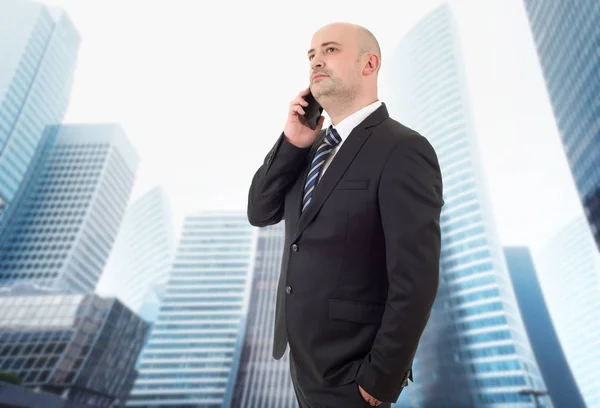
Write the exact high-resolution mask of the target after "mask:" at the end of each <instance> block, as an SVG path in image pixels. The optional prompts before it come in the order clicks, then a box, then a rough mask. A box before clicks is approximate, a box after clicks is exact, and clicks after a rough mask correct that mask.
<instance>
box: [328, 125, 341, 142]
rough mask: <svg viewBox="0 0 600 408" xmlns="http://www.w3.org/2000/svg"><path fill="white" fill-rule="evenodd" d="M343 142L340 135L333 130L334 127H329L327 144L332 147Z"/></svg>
mask: <svg viewBox="0 0 600 408" xmlns="http://www.w3.org/2000/svg"><path fill="white" fill-rule="evenodd" d="M341 141H342V138H341V137H340V134H339V133H338V132H337V130H335V129H334V128H333V126H329V129H327V135H326V136H325V143H327V144H328V145H331V146H337V145H338V144H340V142H341Z"/></svg>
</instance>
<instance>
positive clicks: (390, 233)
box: [356, 134, 444, 402]
mask: <svg viewBox="0 0 600 408" xmlns="http://www.w3.org/2000/svg"><path fill="white" fill-rule="evenodd" d="M378 194H379V206H380V214H381V220H382V223H383V231H384V237H385V247H386V263H387V272H388V280H389V287H388V298H387V301H386V305H385V312H384V314H383V318H382V323H381V327H380V329H379V331H378V333H377V336H376V338H375V342H374V344H373V347H372V348H371V351H370V353H369V354H368V355H367V356H366V358H365V360H364V361H363V363H362V365H361V368H360V370H359V372H358V375H357V380H356V381H357V383H358V384H359V385H361V386H362V387H363V389H364V390H365V391H367V392H368V393H369V394H371V395H372V396H373V397H375V398H377V399H378V400H381V401H386V402H388V401H389V402H395V401H396V400H397V399H398V397H399V395H400V393H401V391H402V388H403V387H404V386H405V385H406V381H407V378H408V377H409V376H410V377H411V378H412V360H413V357H414V355H415V353H416V350H417V345H418V342H419V339H420V337H421V334H422V333H423V330H424V329H425V325H426V323H427V321H428V319H429V315H430V312H431V309H432V307H433V302H434V299H435V296H436V292H437V288H438V281H439V262H440V247H441V232H440V224H439V220H440V213H441V209H442V206H443V204H444V201H443V199H442V178H441V172H440V168H439V164H438V161H437V157H436V154H435V151H434V150H433V147H432V146H431V145H430V144H429V142H428V141H427V139H425V138H424V137H423V136H421V135H418V134H416V135H412V136H410V137H408V138H406V139H404V140H403V141H402V142H401V143H400V144H398V145H397V146H396V147H395V149H394V151H393V152H392V153H391V154H390V156H389V158H388V160H387V162H386V164H385V167H384V170H383V173H382V176H381V179H380V184H379V191H378Z"/></svg>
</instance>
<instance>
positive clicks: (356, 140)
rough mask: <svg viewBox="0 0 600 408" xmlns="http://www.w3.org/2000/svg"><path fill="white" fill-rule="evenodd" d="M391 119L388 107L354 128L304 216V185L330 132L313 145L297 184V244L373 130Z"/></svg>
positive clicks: (295, 237) (384, 107) (318, 185)
mask: <svg viewBox="0 0 600 408" xmlns="http://www.w3.org/2000/svg"><path fill="white" fill-rule="evenodd" d="M388 117H389V114H388V111H387V107H386V106H385V104H384V103H382V105H381V106H380V107H379V108H377V110H376V111H375V112H373V113H372V114H371V115H369V116H368V117H367V118H366V119H365V120H364V121H363V122H362V123H360V124H359V125H358V126H356V127H355V128H354V130H353V131H352V132H350V134H349V135H348V136H347V139H346V140H345V141H344V143H343V144H342V146H341V147H340V148H339V151H338V152H337V153H336V155H335V156H334V157H333V160H332V161H331V163H330V164H329V167H328V168H327V171H326V172H325V174H323V177H322V178H321V180H320V181H319V182H318V183H317V185H316V187H315V190H314V192H313V196H312V200H311V201H310V204H308V207H306V210H305V211H304V212H303V213H301V209H302V198H303V196H304V183H305V181H306V175H307V173H308V170H309V168H310V163H311V162H312V159H313V157H314V154H315V152H316V150H317V148H318V147H319V146H320V145H321V142H322V140H323V139H324V138H325V134H326V130H325V132H323V134H322V135H320V137H319V138H318V140H317V141H316V143H314V144H313V149H312V150H311V153H310V155H309V158H308V163H307V164H306V166H305V169H304V171H303V172H302V176H301V177H300V178H299V180H298V181H297V183H296V184H295V185H294V188H293V192H292V193H293V194H294V196H293V197H292V203H293V211H294V217H293V219H294V220H298V224H297V228H296V234H295V236H294V241H295V240H296V239H298V237H299V236H300V235H301V234H302V232H304V230H305V229H306V227H307V226H308V225H309V224H310V222H311V221H312V220H313V218H314V217H315V216H316V215H317V213H318V212H319V210H320V209H321V207H322V206H323V204H324V203H325V201H326V200H327V198H328V197H329V194H331V191H332V190H333V188H334V187H335V186H336V184H337V183H338V181H339V180H340V178H341V177H342V176H343V175H344V173H345V172H346V170H347V169H348V166H350V163H352V160H354V157H355V156H356V155H357V154H358V152H359V150H360V149H361V147H362V146H363V144H364V143H365V141H366V140H367V139H368V138H369V136H370V135H371V133H372V132H373V129H372V128H373V127H374V126H376V125H378V124H379V123H381V122H382V121H383V120H384V119H387V118H388Z"/></svg>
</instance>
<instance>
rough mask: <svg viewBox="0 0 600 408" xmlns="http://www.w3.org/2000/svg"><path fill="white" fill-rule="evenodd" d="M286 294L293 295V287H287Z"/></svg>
mask: <svg viewBox="0 0 600 408" xmlns="http://www.w3.org/2000/svg"><path fill="white" fill-rule="evenodd" d="M285 293H287V294H288V295H290V294H291V293H292V287H291V286H286V287H285Z"/></svg>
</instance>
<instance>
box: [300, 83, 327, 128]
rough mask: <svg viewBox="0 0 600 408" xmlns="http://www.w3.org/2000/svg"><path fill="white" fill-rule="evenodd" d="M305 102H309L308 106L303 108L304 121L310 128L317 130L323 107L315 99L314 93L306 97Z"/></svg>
mask: <svg viewBox="0 0 600 408" xmlns="http://www.w3.org/2000/svg"><path fill="white" fill-rule="evenodd" d="M304 100H305V101H306V102H308V106H306V107H302V109H304V119H305V120H306V123H308V126H309V127H310V128H311V129H312V130H315V128H316V127H317V122H318V121H319V116H321V113H323V107H322V106H321V105H319V102H317V100H316V99H315V97H314V96H313V94H312V92H309V93H308V95H306V96H305V97H304Z"/></svg>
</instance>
